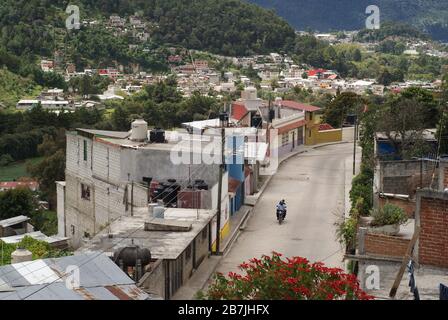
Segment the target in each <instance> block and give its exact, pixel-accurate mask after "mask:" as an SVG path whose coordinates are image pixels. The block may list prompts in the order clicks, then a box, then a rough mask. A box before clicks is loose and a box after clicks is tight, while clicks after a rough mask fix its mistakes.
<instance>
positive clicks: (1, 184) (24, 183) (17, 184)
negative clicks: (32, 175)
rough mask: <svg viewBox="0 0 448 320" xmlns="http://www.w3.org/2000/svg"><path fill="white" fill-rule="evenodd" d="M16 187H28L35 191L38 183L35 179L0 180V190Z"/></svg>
mask: <svg viewBox="0 0 448 320" xmlns="http://www.w3.org/2000/svg"><path fill="white" fill-rule="evenodd" d="M17 188H28V189H30V190H31V191H37V190H38V189H39V183H38V182H37V181H7V182H0V192H1V191H6V190H12V189H17Z"/></svg>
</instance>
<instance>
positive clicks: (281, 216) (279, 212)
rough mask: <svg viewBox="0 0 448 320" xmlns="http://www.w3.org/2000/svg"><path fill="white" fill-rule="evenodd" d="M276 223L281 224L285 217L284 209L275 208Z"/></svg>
mask: <svg viewBox="0 0 448 320" xmlns="http://www.w3.org/2000/svg"><path fill="white" fill-rule="evenodd" d="M277 217H278V218H277V219H278V224H282V222H283V221H284V220H285V217H286V210H277Z"/></svg>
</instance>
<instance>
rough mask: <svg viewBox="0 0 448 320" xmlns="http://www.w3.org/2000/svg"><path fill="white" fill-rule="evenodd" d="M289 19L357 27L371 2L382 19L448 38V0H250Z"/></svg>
mask: <svg viewBox="0 0 448 320" xmlns="http://www.w3.org/2000/svg"><path fill="white" fill-rule="evenodd" d="M248 1H249V2H252V3H256V4H259V5H261V6H263V7H266V8H272V9H274V10H275V11H276V12H277V14H279V15H280V16H282V17H284V18H285V19H286V20H288V21H289V22H290V23H291V24H292V25H293V26H294V27H296V28H298V29H302V30H303V29H306V28H312V29H315V30H319V31H328V30H331V29H332V30H341V29H345V30H355V29H356V30H357V29H361V28H363V27H364V26H365V20H366V17H367V15H366V14H365V11H366V8H367V6H369V5H378V6H379V8H380V10H381V18H382V20H383V21H386V20H389V21H396V22H398V21H401V22H406V23H408V24H411V25H413V26H415V27H417V28H419V29H420V30H422V31H425V32H428V33H430V34H431V36H432V37H433V38H434V39H438V40H444V41H448V0H418V1H417V0H313V1H309V0H248Z"/></svg>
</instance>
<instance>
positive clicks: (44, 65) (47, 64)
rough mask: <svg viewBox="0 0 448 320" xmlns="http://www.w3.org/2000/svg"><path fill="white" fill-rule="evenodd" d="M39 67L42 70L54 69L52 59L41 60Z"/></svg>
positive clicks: (50, 70) (49, 70)
mask: <svg viewBox="0 0 448 320" xmlns="http://www.w3.org/2000/svg"><path fill="white" fill-rule="evenodd" d="M40 68H41V69H42V71H43V72H52V71H53V70H54V61H53V60H41V62H40Z"/></svg>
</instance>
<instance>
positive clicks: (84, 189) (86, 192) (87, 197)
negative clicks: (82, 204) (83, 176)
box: [81, 183, 90, 200]
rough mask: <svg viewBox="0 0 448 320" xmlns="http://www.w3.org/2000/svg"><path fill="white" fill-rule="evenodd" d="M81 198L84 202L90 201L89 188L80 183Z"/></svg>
mask: <svg viewBox="0 0 448 320" xmlns="http://www.w3.org/2000/svg"><path fill="white" fill-rule="evenodd" d="M81 198H82V199H84V200H90V187H89V186H87V185H85V184H83V183H81Z"/></svg>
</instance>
